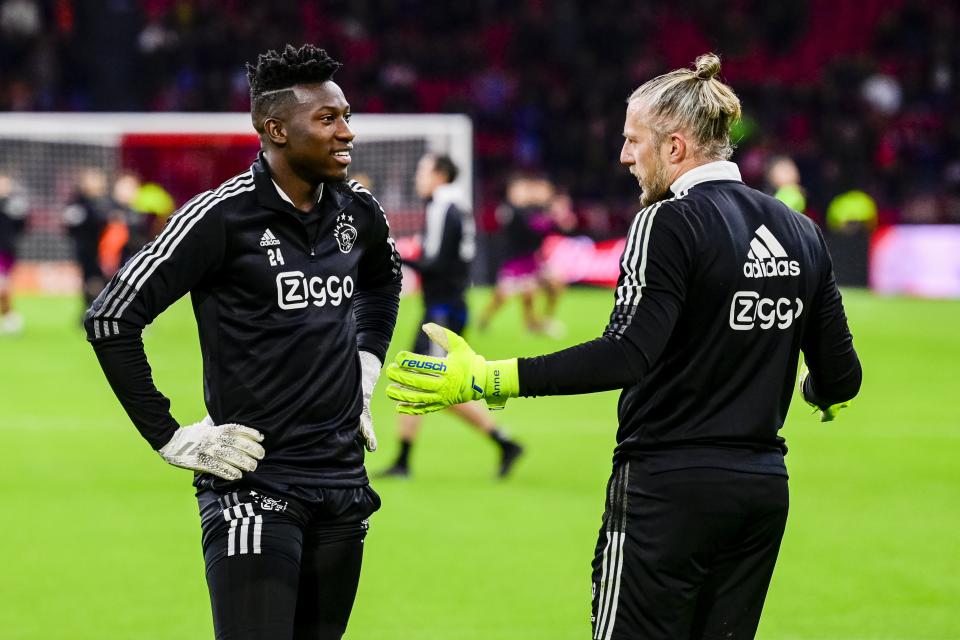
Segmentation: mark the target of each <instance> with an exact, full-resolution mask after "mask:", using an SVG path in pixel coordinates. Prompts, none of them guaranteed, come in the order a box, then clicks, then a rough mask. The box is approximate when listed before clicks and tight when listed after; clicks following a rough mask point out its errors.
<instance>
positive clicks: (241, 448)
mask: <svg viewBox="0 0 960 640" xmlns="http://www.w3.org/2000/svg"><path fill="white" fill-rule="evenodd" d="M261 442H263V434H262V433H260V432H259V431H257V430H256V429H251V428H250V427H245V426H243V425H240V424H233V423H229V424H221V425H215V424H213V420H211V419H210V416H207V417H206V418H204V419H203V420H202V421H200V422H198V423H196V424H191V425H188V426H186V427H180V428H179V429H177V430H176V431H175V432H174V434H173V437H172V438H170V442H168V443H167V444H165V445H163V446H162V447H161V448H160V449H159V451H158V452H157V453H159V454H160V456H161V457H162V458H163V459H164V460H166V461H167V462H169V463H170V464H172V465H173V466H175V467H181V468H183V469H192V470H194V471H199V472H201V473H210V474H212V475H215V476H217V477H219V478H223V479H224V480H239V479H240V476H241V475H243V472H244V471H253V470H254V469H256V468H257V461H258V460H262V459H263V456H264V455H265V453H266V452H265V451H264V450H263V447H261V446H260V443H261Z"/></svg>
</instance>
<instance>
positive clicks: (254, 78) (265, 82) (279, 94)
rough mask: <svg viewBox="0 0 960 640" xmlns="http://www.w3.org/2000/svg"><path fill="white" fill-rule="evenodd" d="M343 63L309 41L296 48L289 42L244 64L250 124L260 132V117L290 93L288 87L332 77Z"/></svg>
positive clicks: (270, 110) (287, 97) (313, 82)
mask: <svg viewBox="0 0 960 640" xmlns="http://www.w3.org/2000/svg"><path fill="white" fill-rule="evenodd" d="M342 66H343V65H342V64H340V63H339V62H337V61H336V60H334V59H333V58H331V57H330V56H329V55H328V54H327V52H326V50H324V49H321V48H320V47H316V46H314V45H312V44H305V45H303V46H301V47H300V48H299V49H297V48H296V47H294V46H293V45H291V44H288V45H287V46H286V47H284V49H283V51H282V52H277V51H274V50H273V49H271V50H269V51H267V52H266V53H261V54H260V55H259V56H257V64H256V65H252V64H249V63H248V64H247V81H248V82H249V83H250V113H251V116H252V117H253V126H254V127H256V129H257V131H258V132H260V133H263V121H264V119H265V118H266V117H268V116H269V115H270V114H271V113H272V111H273V109H274V108H275V107H276V106H277V105H279V104H281V103H283V102H285V101H286V100H287V99H289V98H290V97H291V92H289V91H287V90H288V89H292V88H293V87H295V86H296V85H299V84H315V83H320V82H326V81H328V80H331V79H332V78H333V74H334V73H336V72H337V70H338V69H340V67H342Z"/></svg>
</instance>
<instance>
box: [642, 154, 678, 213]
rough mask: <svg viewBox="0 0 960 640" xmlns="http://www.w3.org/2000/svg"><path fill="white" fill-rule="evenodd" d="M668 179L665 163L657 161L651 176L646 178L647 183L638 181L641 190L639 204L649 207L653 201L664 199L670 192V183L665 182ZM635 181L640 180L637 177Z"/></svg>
mask: <svg viewBox="0 0 960 640" xmlns="http://www.w3.org/2000/svg"><path fill="white" fill-rule="evenodd" d="M635 177H636V176H635ZM668 179H669V178H667V165H666V164H665V163H663V162H659V161H658V162H657V166H656V167H654V170H653V176H651V177H650V178H649V179H648V180H647V184H646V185H644V184H643V183H642V182H641V183H640V188H641V189H642V190H643V191H641V193H640V205H641V206H644V207H649V206H650V205H651V204H654V203H655V202H660V201H661V200H665V199H666V198H667V196H668V195H669V194H670V184H669V183H668V182H667V180H668ZM637 181H638V182H639V181H640V179H639V177H638V178H637Z"/></svg>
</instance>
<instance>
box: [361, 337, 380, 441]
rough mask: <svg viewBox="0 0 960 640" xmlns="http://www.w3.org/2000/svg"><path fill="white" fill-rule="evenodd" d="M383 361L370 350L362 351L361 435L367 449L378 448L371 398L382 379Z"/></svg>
mask: <svg viewBox="0 0 960 640" xmlns="http://www.w3.org/2000/svg"><path fill="white" fill-rule="evenodd" d="M382 367H383V363H382V362H380V359H379V358H378V357H377V356H375V355H373V354H372V353H370V352H369V351H361V352H360V387H361V390H362V391H363V411H362V412H361V413H360V435H362V436H363V445H364V446H365V447H366V449H367V451H369V452H371V453H373V452H374V451H376V450H377V434H376V433H374V431H373V415H372V414H371V413H370V398H372V397H373V388H374V387H375V386H377V380H379V379H380V369H381V368H382Z"/></svg>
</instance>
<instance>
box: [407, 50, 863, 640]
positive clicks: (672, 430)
mask: <svg viewBox="0 0 960 640" xmlns="http://www.w3.org/2000/svg"><path fill="white" fill-rule="evenodd" d="M719 70H720V61H719V59H718V58H717V57H716V56H714V55H712V54H708V55H704V56H701V57H700V58H698V59H697V63H696V68H695V69H694V70H690V69H678V70H676V71H672V72H670V73H667V74H665V75H663V76H659V77H657V78H654V79H653V80H650V81H649V82H647V83H645V84H644V85H642V86H641V87H640V88H638V89H637V90H636V91H635V92H634V93H633V94H632V95H631V96H630V98H629V99H628V103H627V113H626V119H625V122H624V132H623V133H624V137H625V141H624V144H623V148H622V150H621V154H620V161H621V162H622V163H623V164H624V165H626V166H627V167H628V168H629V169H630V172H631V173H632V174H633V175H634V176H635V177H636V178H637V180H638V182H639V183H640V186H641V187H642V190H643V192H642V195H641V204H642V205H643V209H642V210H641V211H640V212H639V213H638V214H637V217H636V218H635V220H634V222H633V225H632V226H631V229H630V232H629V235H628V238H627V244H626V248H625V250H624V254H623V257H622V259H621V272H620V278H619V281H618V285H617V289H616V292H615V301H614V308H613V312H612V314H611V316H610V321H609V323H608V325H607V328H606V330H605V331H604V333H603V335H602V336H601V337H599V338H597V339H595V340H593V341H590V342H587V343H584V344H580V345H577V346H574V347H571V348H569V349H565V350H563V351H559V352H557V353H553V354H550V355H545V356H540V357H536V358H521V359H519V360H516V359H514V360H501V361H493V362H488V361H486V360H485V359H484V358H483V357H481V356H479V355H477V354H475V353H474V352H473V351H472V350H471V349H470V348H469V346H467V344H466V343H465V342H464V341H463V339H462V338H460V337H459V336H457V335H456V334H454V333H453V332H450V331H446V330H443V329H442V328H440V327H438V326H436V325H427V327H426V330H427V331H428V332H429V334H430V335H431V337H433V338H434V339H435V340H436V341H438V342H439V343H440V344H441V346H443V347H444V348H446V349H447V350H448V354H447V357H446V358H443V359H439V358H431V357H429V356H421V355H417V354H410V353H407V352H401V353H400V354H398V356H397V361H396V363H395V364H393V365H391V367H390V368H389V369H388V374H389V376H390V378H391V379H392V380H393V381H394V384H392V385H391V386H390V388H389V390H388V393H389V395H390V396H391V397H392V398H394V399H396V400H399V401H400V403H401V404H400V405H399V410H400V411H401V412H408V413H423V412H427V411H432V410H436V409H438V408H441V407H443V406H445V405H446V404H448V403H451V402H462V401H464V400H465V399H477V398H480V397H484V398H486V399H487V402H488V404H490V405H491V406H502V405H503V403H504V402H505V401H506V399H507V398H508V397H511V396H517V395H520V396H538V395H561V394H573V393H587V392H593V391H605V390H611V389H622V393H621V396H620V403H619V406H618V415H619V422H620V425H619V429H618V432H617V447H616V450H615V453H614V466H613V474H612V476H611V479H610V483H609V485H608V490H607V502H606V510H605V512H604V516H603V525H602V528H601V530H600V535H599V539H598V542H597V548H596V552H595V555H594V563H593V587H594V590H593V630H594V635H593V637H594V638H595V639H603V640H608V639H612V638H620V639H625V638H673V639H675V638H752V637H754V634H755V633H756V629H757V625H758V622H759V619H760V612H761V609H762V607H763V601H764V598H765V596H766V591H767V586H768V584H769V581H770V577H771V575H772V573H773V567H774V564H775V563H776V558H777V553H778V551H779V546H780V540H781V538H782V535H783V530H784V526H785V524H786V517H787V506H788V497H787V473H786V467H785V466H784V460H783V458H784V454H785V453H786V446H785V443H784V440H783V438H781V437H780V436H779V435H778V432H779V430H780V428H781V427H782V426H783V422H784V419H785V417H786V414H787V409H788V407H789V405H790V400H791V397H792V392H793V385H794V381H795V379H796V374H797V364H798V357H799V353H800V351H801V350H802V351H803V354H804V356H805V358H806V363H807V365H808V366H809V372H810V373H809V376H807V377H805V378H804V379H803V383H802V392H803V396H804V398H805V399H806V400H807V401H808V402H809V403H811V404H812V405H814V406H816V407H818V408H819V409H820V410H821V414H822V417H823V420H825V421H826V420H832V419H833V418H834V417H835V416H836V413H837V411H838V409H839V407H840V406H841V405H842V404H843V403H845V402H846V401H848V400H849V399H850V398H852V397H853V396H855V395H856V393H857V392H858V390H859V387H860V381H861V368H860V362H859V360H858V358H857V354H856V352H855V351H854V348H853V342H852V338H851V335H850V331H849V329H848V327H847V321H846V317H845V315H844V311H843V305H842V302H841V299H840V293H839V291H838V290H837V286H836V282H835V280H834V275H833V269H832V266H831V261H830V256H829V254H828V253H827V250H826V246H825V244H824V241H823V238H822V236H821V234H820V232H819V230H818V229H817V227H816V226H815V225H814V224H813V223H812V222H811V221H810V220H809V219H808V218H806V217H804V216H803V215H801V214H798V213H796V212H794V211H792V210H791V209H789V208H788V207H787V206H786V205H784V204H783V203H781V202H780V201H778V200H776V199H774V198H772V197H770V196H767V195H765V194H763V193H760V192H759V191H756V190H754V189H750V188H749V187H747V186H746V185H744V184H743V182H741V180H740V172H739V170H738V169H737V166H736V165H735V164H733V163H732V162H728V161H727V160H726V159H727V158H728V157H730V154H731V152H732V147H731V145H730V138H729V132H730V127H731V125H732V124H733V123H734V122H735V121H736V119H737V118H738V117H739V115H740V102H739V99H738V98H737V97H736V95H735V94H734V93H733V91H732V90H731V89H730V88H729V87H728V86H726V85H725V84H723V83H721V82H720V81H719V80H717V79H716V78H715V76H716V74H717V73H718V72H719Z"/></svg>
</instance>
